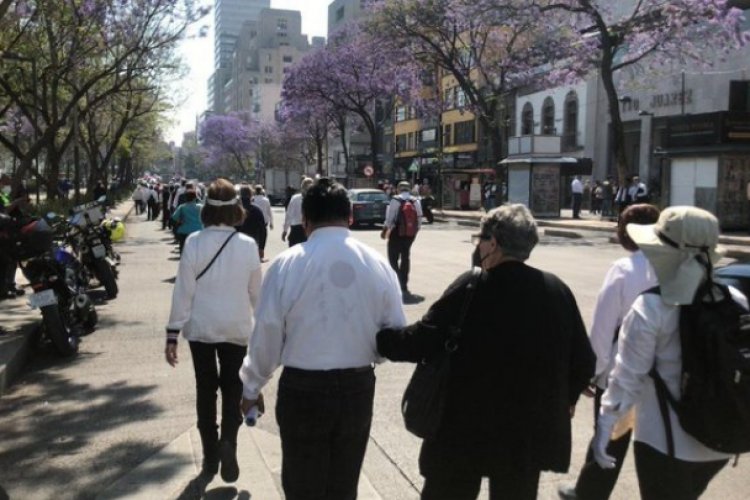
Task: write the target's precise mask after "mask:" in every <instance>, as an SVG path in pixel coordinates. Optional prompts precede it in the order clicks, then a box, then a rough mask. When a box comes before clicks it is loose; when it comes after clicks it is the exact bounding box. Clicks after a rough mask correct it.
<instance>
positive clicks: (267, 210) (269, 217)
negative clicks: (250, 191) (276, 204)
mask: <svg viewBox="0 0 750 500" xmlns="http://www.w3.org/2000/svg"><path fill="white" fill-rule="evenodd" d="M252 203H253V205H255V206H256V207H258V208H260V211H261V212H263V218H264V219H265V221H266V226H268V227H269V228H270V229H273V210H271V201H270V200H269V199H268V198H266V197H265V196H261V195H257V194H256V195H254V196H253V201H252Z"/></svg>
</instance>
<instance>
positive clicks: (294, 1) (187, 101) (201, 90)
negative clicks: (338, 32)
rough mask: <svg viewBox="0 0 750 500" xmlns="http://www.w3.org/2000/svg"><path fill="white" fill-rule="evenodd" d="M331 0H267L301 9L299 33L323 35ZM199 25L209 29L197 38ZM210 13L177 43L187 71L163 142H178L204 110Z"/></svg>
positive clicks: (211, 46) (273, 4)
mask: <svg viewBox="0 0 750 500" xmlns="http://www.w3.org/2000/svg"><path fill="white" fill-rule="evenodd" d="M332 1H333V0H271V7H272V8H274V9H290V10H299V11H301V12H302V32H303V33H304V34H306V35H307V36H308V37H313V36H326V33H327V26H328V24H327V23H328V21H327V18H328V5H329V4H330V3H331V2H332ZM203 24H208V25H209V27H210V29H209V32H208V34H207V36H206V37H204V38H197V37H195V35H196V33H197V32H198V30H199V29H200V26H201V25H203ZM213 51H214V31H213V13H211V14H209V16H208V18H207V19H205V22H200V23H197V24H196V26H192V27H191V28H190V30H189V31H188V38H187V39H185V40H184V41H183V42H182V43H181V44H180V55H181V57H182V58H183V60H184V62H185V64H186V65H187V67H188V70H189V71H188V72H187V74H186V75H185V76H184V77H183V78H182V79H181V80H180V81H179V82H177V83H176V89H175V90H176V95H177V96H178V97H177V98H178V99H179V101H180V102H181V104H180V105H179V107H178V109H177V110H176V111H175V113H174V114H173V116H172V120H173V123H172V125H171V126H170V127H169V129H168V130H167V133H166V140H167V141H174V142H175V144H177V145H178V146H179V145H180V144H181V143H182V134H183V133H184V132H189V131H192V130H194V129H195V120H196V117H197V116H199V115H200V114H201V113H202V112H203V111H204V110H205V109H206V104H207V98H208V78H209V76H211V73H212V71H213V67H214V54H213Z"/></svg>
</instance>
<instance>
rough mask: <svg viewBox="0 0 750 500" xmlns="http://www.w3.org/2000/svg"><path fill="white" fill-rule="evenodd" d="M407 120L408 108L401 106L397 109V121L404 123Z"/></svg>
mask: <svg viewBox="0 0 750 500" xmlns="http://www.w3.org/2000/svg"><path fill="white" fill-rule="evenodd" d="M404 120H406V106H399V107H398V108H396V121H397V122H402V121H404Z"/></svg>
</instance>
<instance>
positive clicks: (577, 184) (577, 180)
mask: <svg viewBox="0 0 750 500" xmlns="http://www.w3.org/2000/svg"><path fill="white" fill-rule="evenodd" d="M570 192H571V193H572V194H573V218H574V219H580V218H581V202H582V201H583V183H582V182H581V176H580V175H576V176H575V177H574V178H573V182H571V183H570Z"/></svg>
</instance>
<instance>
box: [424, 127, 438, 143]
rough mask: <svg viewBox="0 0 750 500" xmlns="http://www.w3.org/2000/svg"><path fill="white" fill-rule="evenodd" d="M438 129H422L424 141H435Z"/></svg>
mask: <svg viewBox="0 0 750 500" xmlns="http://www.w3.org/2000/svg"><path fill="white" fill-rule="evenodd" d="M436 134H437V130H435V129H434V128H428V129H427V130H423V131H422V142H435V138H436Z"/></svg>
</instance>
